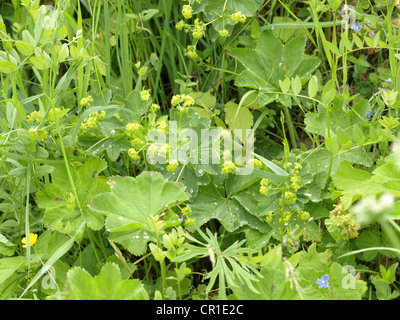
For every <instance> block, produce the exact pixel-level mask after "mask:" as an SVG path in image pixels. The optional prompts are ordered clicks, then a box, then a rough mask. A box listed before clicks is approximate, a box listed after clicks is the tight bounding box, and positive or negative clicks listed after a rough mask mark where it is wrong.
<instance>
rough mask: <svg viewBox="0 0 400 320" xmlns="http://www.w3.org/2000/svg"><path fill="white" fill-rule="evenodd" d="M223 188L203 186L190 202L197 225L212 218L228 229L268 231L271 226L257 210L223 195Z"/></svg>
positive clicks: (192, 216)
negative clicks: (243, 228)
mask: <svg viewBox="0 0 400 320" xmlns="http://www.w3.org/2000/svg"><path fill="white" fill-rule="evenodd" d="M222 193H223V191H222V189H216V188H215V187H213V186H212V185H208V186H201V187H200V188H199V193H198V195H197V197H196V198H194V199H193V201H192V202H191V203H190V207H191V208H192V215H191V218H194V219H196V223H195V226H194V227H193V228H195V227H200V226H201V225H203V224H205V223H206V222H208V221H209V220H211V219H217V220H218V221H220V222H221V224H222V225H223V226H224V228H225V229H226V230H228V231H229V232H233V231H235V230H237V229H239V228H241V227H245V228H248V227H250V228H254V229H256V230H259V231H261V232H264V233H266V232H268V231H269V230H270V226H269V225H268V224H267V223H264V222H262V221H261V220H260V219H259V218H258V217H257V216H256V213H255V212H248V211H247V210H246V209H245V208H244V207H243V206H242V205H241V204H240V202H239V201H238V200H236V199H235V198H234V197H232V198H231V197H228V198H225V197H224V196H222Z"/></svg>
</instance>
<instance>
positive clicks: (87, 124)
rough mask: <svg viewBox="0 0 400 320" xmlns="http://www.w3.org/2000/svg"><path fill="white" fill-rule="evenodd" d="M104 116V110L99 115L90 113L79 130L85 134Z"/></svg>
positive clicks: (96, 112)
mask: <svg viewBox="0 0 400 320" xmlns="http://www.w3.org/2000/svg"><path fill="white" fill-rule="evenodd" d="M105 116H106V112H105V111H104V110H103V111H101V112H100V113H99V112H98V111H95V112H92V113H91V114H90V116H89V117H88V118H86V119H84V120H83V122H82V123H81V126H80V128H81V130H82V131H83V132H86V131H87V130H88V129H91V128H94V127H95V126H96V125H97V124H98V123H99V121H101V120H102V119H103V118H104V117H105Z"/></svg>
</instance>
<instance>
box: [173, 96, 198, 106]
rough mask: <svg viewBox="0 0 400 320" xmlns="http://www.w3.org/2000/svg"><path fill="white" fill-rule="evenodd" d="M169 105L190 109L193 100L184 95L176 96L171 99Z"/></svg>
mask: <svg viewBox="0 0 400 320" xmlns="http://www.w3.org/2000/svg"><path fill="white" fill-rule="evenodd" d="M171 105H172V106H174V107H176V106H182V107H190V106H193V105H194V99H193V98H192V97H191V96H188V95H186V94H177V95H174V96H173V97H172V99H171Z"/></svg>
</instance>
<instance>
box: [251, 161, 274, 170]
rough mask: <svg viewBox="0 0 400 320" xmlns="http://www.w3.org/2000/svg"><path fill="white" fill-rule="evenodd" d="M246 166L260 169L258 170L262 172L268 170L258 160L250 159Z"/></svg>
mask: <svg viewBox="0 0 400 320" xmlns="http://www.w3.org/2000/svg"><path fill="white" fill-rule="evenodd" d="M247 165H249V166H250V167H253V168H260V169H264V170H268V169H269V168H268V167H267V166H266V165H265V164H264V162H262V161H261V160H259V159H250V160H249V161H248V162H247Z"/></svg>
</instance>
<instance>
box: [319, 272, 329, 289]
mask: <svg viewBox="0 0 400 320" xmlns="http://www.w3.org/2000/svg"><path fill="white" fill-rule="evenodd" d="M328 280H329V276H328V275H327V274H324V275H323V276H322V278H321V279H318V280H317V284H319V288H320V289H321V288H326V287H328V286H329V282H328Z"/></svg>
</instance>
